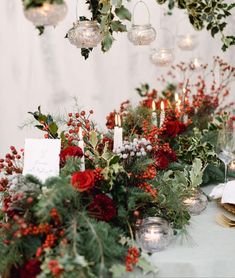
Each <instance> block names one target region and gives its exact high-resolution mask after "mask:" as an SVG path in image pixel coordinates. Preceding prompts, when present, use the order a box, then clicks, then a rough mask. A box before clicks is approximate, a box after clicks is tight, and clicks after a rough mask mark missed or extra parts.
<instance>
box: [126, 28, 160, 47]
mask: <svg viewBox="0 0 235 278" xmlns="http://www.w3.org/2000/svg"><path fill="white" fill-rule="evenodd" d="M156 35H157V33H156V30H155V29H154V28H153V27H152V25H151V24H144V25H136V24H132V27H131V29H130V30H129V31H128V34H127V36H128V39H129V40H130V41H131V42H132V43H133V44H134V45H149V44H151V43H152V42H153V41H154V40H155V39H156Z"/></svg>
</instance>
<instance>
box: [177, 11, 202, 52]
mask: <svg viewBox="0 0 235 278" xmlns="http://www.w3.org/2000/svg"><path fill="white" fill-rule="evenodd" d="M186 26H189V24H188V19H187V17H186V15H185V17H184V18H182V19H181V20H180V21H179V22H178V24H177V32H176V33H177V45H178V47H179V48H180V49H181V50H183V51H192V50H194V49H195V48H196V47H197V46H198V36H197V35H196V33H195V31H194V30H193V28H192V27H191V26H189V28H190V29H191V30H190V31H188V32H187V31H185V29H186V28H185V27H186Z"/></svg>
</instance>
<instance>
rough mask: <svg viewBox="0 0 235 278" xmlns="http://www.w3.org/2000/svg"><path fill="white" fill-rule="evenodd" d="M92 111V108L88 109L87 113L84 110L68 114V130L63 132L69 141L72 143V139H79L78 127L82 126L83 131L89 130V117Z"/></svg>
mask: <svg viewBox="0 0 235 278" xmlns="http://www.w3.org/2000/svg"><path fill="white" fill-rule="evenodd" d="M93 113H94V112H93V110H90V111H89V114H88V115H87V114H86V112H85V111H81V112H80V113H69V114H68V117H69V119H68V121H67V126H68V127H69V130H68V132H66V133H65V137H66V138H67V140H68V142H69V143H72V142H73V141H79V139H80V138H79V129H80V128H81V127H82V128H83V132H84V133H86V131H87V132H89V131H90V130H91V121H90V120H89V117H90V116H91V115H92V114H93ZM83 135H84V134H83Z"/></svg>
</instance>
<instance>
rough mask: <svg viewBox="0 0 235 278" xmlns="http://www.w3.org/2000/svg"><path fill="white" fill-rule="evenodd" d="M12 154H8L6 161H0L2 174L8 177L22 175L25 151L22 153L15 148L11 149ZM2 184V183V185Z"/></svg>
mask: <svg viewBox="0 0 235 278" xmlns="http://www.w3.org/2000/svg"><path fill="white" fill-rule="evenodd" d="M10 149H11V153H7V154H6V156H5V158H4V159H0V172H3V173H4V174H7V175H12V174H20V173H22V161H21V158H22V155H23V151H24V150H23V149H22V150H20V153H19V152H18V151H17V150H16V148H15V147H14V146H11V147H10ZM0 184H1V183H0Z"/></svg>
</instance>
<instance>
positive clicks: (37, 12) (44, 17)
mask: <svg viewBox="0 0 235 278" xmlns="http://www.w3.org/2000/svg"><path fill="white" fill-rule="evenodd" d="M67 10H68V8H67V5H66V3H62V4H57V3H53V4H50V3H48V2H45V3H43V5H42V6H40V7H35V8H29V9H24V14H25V17H26V18H27V19H28V20H29V21H31V22H33V24H34V25H35V26H50V25H52V26H56V25H57V24H58V23H59V22H60V21H61V20H63V19H64V18H65V16H66V14H67Z"/></svg>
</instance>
